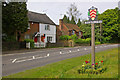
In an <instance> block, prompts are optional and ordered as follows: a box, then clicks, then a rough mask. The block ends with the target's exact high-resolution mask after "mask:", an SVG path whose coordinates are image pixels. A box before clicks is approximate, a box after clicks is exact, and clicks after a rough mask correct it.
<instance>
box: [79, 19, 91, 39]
mask: <svg viewBox="0 0 120 80" xmlns="http://www.w3.org/2000/svg"><path fill="white" fill-rule="evenodd" d="M85 21H87V20H83V21H82V23H81V26H80V29H81V31H82V32H83V38H85V39H86V38H90V37H91V25H90V24H84V23H85Z"/></svg>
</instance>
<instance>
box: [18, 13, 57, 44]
mask: <svg viewBox="0 0 120 80" xmlns="http://www.w3.org/2000/svg"><path fill="white" fill-rule="evenodd" d="M28 19H29V22H28V26H29V27H28V29H27V31H26V32H25V33H24V34H21V38H20V41H23V40H24V39H33V40H34V42H35V43H37V42H38V43H47V42H48V41H49V42H50V43H56V24H55V23H54V22H53V21H52V20H51V19H50V18H49V17H48V16H47V15H46V14H40V13H36V12H31V11H28Z"/></svg>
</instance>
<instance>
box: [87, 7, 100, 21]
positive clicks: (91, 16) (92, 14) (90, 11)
mask: <svg viewBox="0 0 120 80" xmlns="http://www.w3.org/2000/svg"><path fill="white" fill-rule="evenodd" d="M98 14H99V13H98V10H97V8H95V7H94V6H92V7H91V8H90V9H88V18H89V21H95V20H97V16H98Z"/></svg>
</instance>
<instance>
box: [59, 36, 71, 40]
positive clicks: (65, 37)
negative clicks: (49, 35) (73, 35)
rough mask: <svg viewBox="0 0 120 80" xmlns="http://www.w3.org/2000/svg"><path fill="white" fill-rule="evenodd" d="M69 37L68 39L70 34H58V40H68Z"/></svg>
mask: <svg viewBox="0 0 120 80" xmlns="http://www.w3.org/2000/svg"><path fill="white" fill-rule="evenodd" d="M69 39H70V36H68V35H63V36H60V40H69Z"/></svg>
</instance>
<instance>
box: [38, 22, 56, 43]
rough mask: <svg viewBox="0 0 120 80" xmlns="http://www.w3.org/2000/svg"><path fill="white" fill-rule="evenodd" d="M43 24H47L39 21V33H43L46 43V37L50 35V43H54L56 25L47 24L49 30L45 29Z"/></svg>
mask: <svg viewBox="0 0 120 80" xmlns="http://www.w3.org/2000/svg"><path fill="white" fill-rule="evenodd" d="M45 25H48V24H43V23H40V24H39V26H40V28H39V32H40V34H41V35H43V34H45V42H46V43H47V37H48V36H49V37H52V41H51V43H56V26H55V25H49V26H50V30H45Z"/></svg>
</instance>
